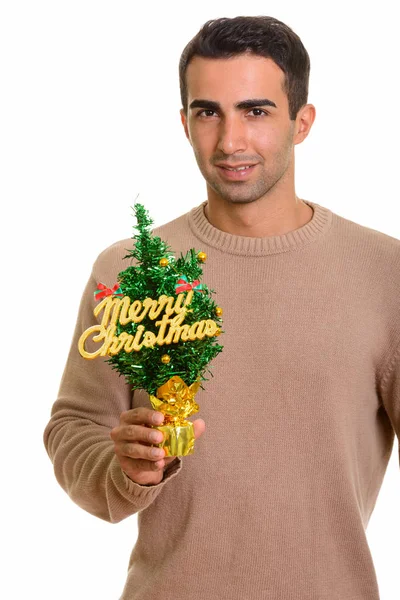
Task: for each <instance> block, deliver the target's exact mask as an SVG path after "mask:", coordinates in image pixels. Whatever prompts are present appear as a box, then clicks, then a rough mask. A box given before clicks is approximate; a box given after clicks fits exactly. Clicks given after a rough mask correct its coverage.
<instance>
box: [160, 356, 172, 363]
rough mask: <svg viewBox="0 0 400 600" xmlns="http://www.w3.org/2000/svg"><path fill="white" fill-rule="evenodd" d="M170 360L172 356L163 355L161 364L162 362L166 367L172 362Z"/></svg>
mask: <svg viewBox="0 0 400 600" xmlns="http://www.w3.org/2000/svg"><path fill="white" fill-rule="evenodd" d="M170 360H171V357H170V356H168V354H163V355H162V357H161V362H162V363H163V364H164V365H167V364H168V363H169V361H170Z"/></svg>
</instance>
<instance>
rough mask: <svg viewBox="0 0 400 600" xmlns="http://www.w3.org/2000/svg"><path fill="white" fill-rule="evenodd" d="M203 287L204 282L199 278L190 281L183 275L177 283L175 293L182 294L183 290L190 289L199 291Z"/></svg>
mask: <svg viewBox="0 0 400 600" xmlns="http://www.w3.org/2000/svg"><path fill="white" fill-rule="evenodd" d="M202 289H203V284H202V283H200V281H199V279H195V281H193V282H192V283H189V281H188V279H187V277H186V275H181V277H180V278H179V279H178V283H176V284H175V293H176V294H181V293H182V292H188V291H189V290H195V291H196V292H199V291H201V290H202Z"/></svg>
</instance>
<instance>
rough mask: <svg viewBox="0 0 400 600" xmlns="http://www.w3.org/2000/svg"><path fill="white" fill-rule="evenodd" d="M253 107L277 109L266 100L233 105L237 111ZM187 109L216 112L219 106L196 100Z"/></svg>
mask: <svg viewBox="0 0 400 600" xmlns="http://www.w3.org/2000/svg"><path fill="white" fill-rule="evenodd" d="M255 106H273V107H274V108H278V107H277V106H276V104H275V102H273V101H272V100H269V99H268V98H251V99H249V100H242V101H241V102H237V103H236V104H235V108H238V109H239V110H240V109H243V108H254V107H255ZM189 108H205V109H207V110H215V111H217V110H220V109H221V105H220V103H219V102H215V101H214V100H202V99H197V98H196V99H195V100H193V101H192V102H191V103H190V105H189Z"/></svg>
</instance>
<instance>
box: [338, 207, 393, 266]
mask: <svg viewBox="0 0 400 600" xmlns="http://www.w3.org/2000/svg"><path fill="white" fill-rule="evenodd" d="M334 221H335V224H336V228H334V229H336V234H337V235H336V239H337V240H339V241H341V242H342V243H343V244H348V245H349V247H350V246H351V247H352V248H353V249H354V250H356V249H357V248H358V249H360V250H361V251H364V250H366V251H370V252H371V255H376V256H380V257H381V258H391V257H392V258H395V259H396V258H397V260H399V261H400V239H399V238H396V237H394V236H391V235H389V234H388V233H384V232H383V231H380V230H378V229H375V228H373V227H367V226H366V225H361V223H357V222H356V221H352V220H351V219H348V218H346V217H343V216H341V215H339V214H337V213H334Z"/></svg>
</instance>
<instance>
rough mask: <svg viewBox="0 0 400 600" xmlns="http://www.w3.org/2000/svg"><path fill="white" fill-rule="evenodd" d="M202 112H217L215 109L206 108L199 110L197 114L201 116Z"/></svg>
mask: <svg viewBox="0 0 400 600" xmlns="http://www.w3.org/2000/svg"><path fill="white" fill-rule="evenodd" d="M202 113H215V110H211V109H210V108H205V109H204V110H201V111H200V112H198V113H197V116H198V117H199V116H200V115H201V114H202Z"/></svg>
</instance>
